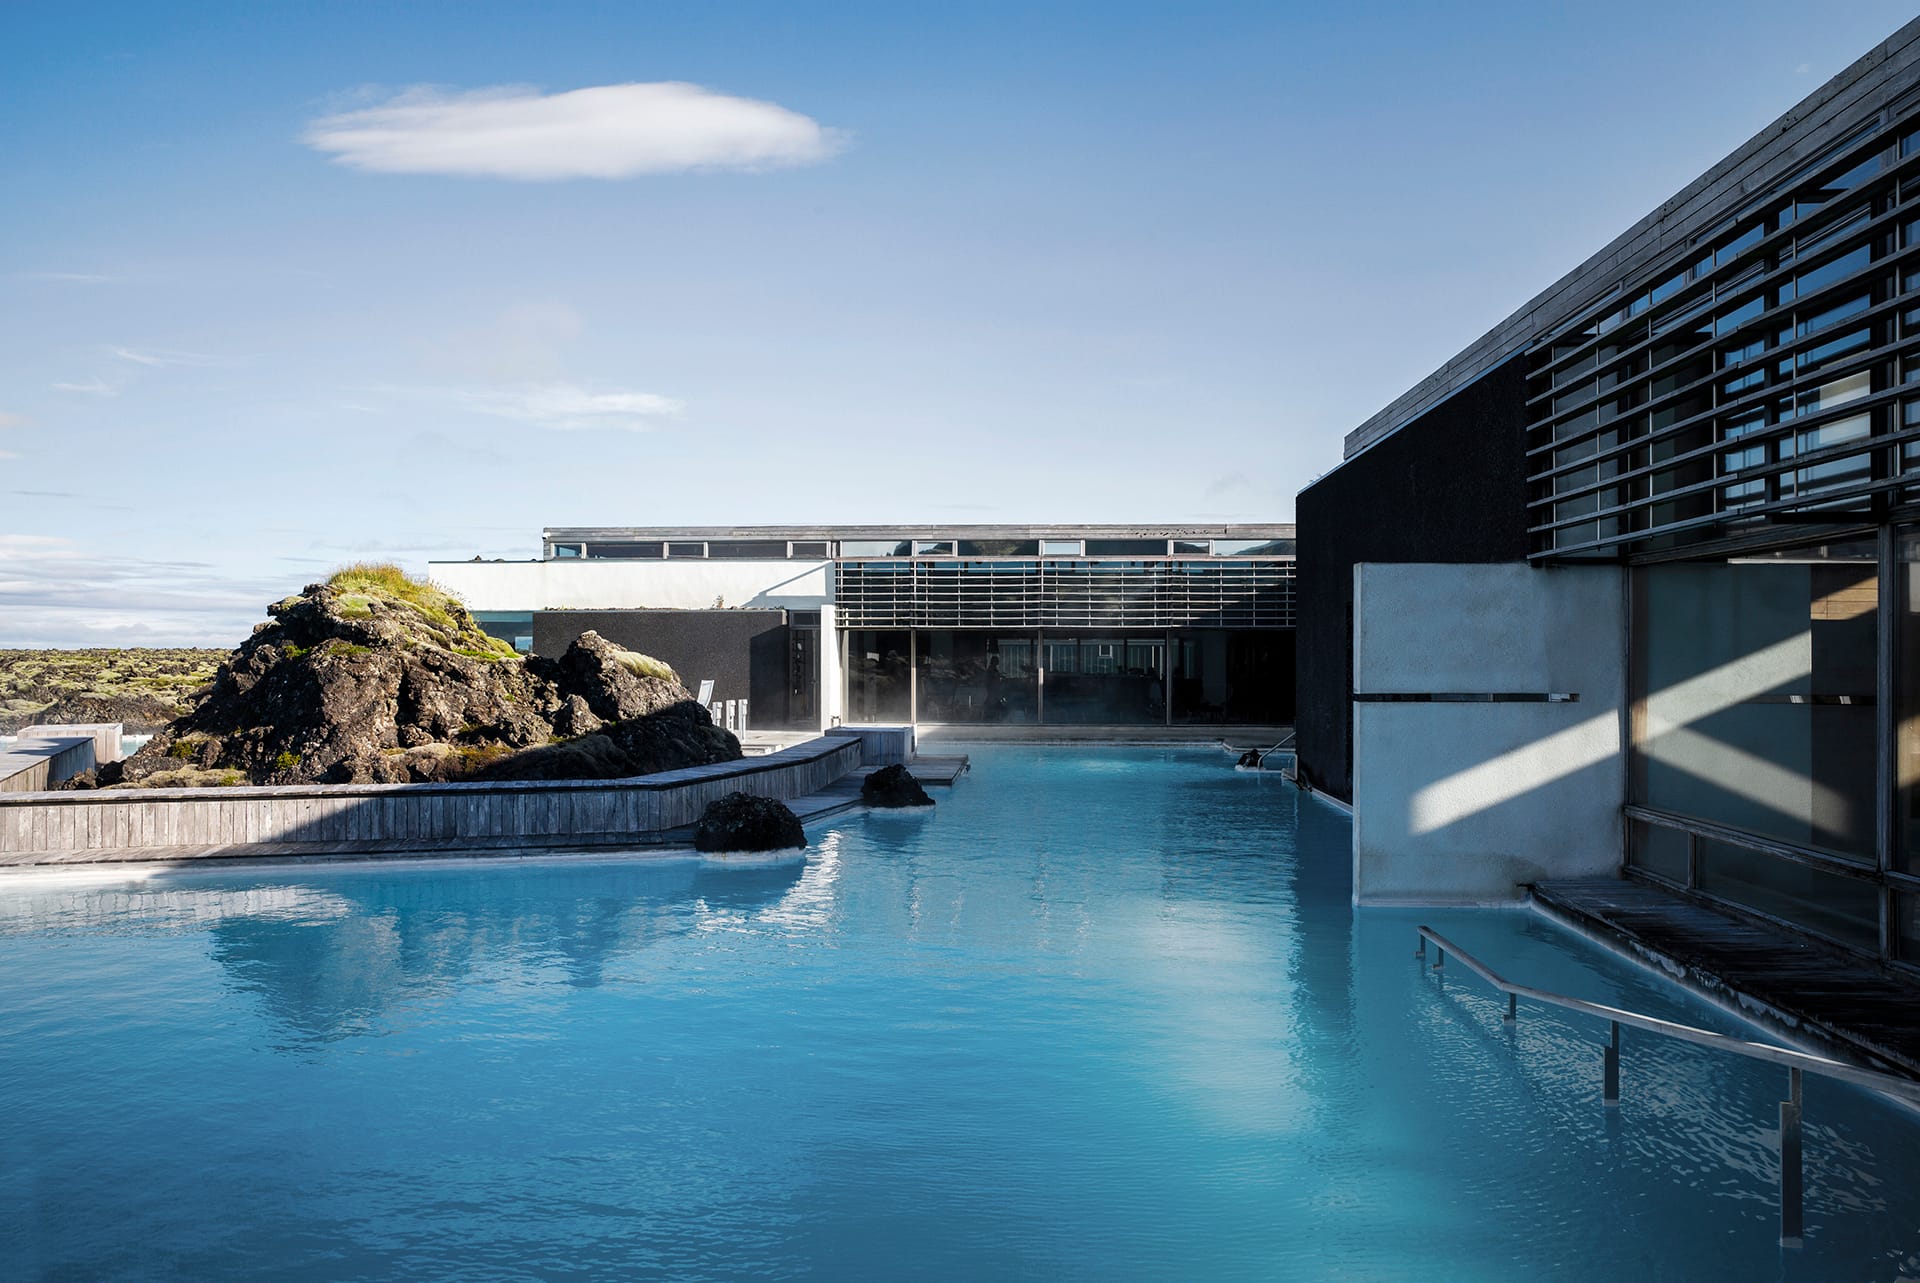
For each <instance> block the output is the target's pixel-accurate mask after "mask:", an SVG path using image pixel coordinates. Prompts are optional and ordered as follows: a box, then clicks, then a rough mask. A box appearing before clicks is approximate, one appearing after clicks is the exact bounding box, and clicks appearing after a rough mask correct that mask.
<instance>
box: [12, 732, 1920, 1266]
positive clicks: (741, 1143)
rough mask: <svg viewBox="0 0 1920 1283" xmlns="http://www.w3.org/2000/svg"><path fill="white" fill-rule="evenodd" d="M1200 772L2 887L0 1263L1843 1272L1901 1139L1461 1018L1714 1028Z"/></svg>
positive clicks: (1714, 1076)
mask: <svg viewBox="0 0 1920 1283" xmlns="http://www.w3.org/2000/svg"><path fill="white" fill-rule="evenodd" d="M1232 761H1233V759H1232V758H1231V757H1229V756H1228V755H1226V754H1224V753H1220V752H1217V751H1212V752H1210V751H1168V752H1161V751H1148V750H1123V749H1114V750H1104V751H1101V750H1090V751H1087V752H1084V753H1078V754H1074V753H1070V752H1069V751H1066V750H1060V749H1044V750H1042V749H1015V748H988V749H981V750H979V751H978V752H977V753H976V754H975V763H976V765H975V769H974V772H973V774H972V775H971V776H969V777H967V778H966V779H964V780H963V781H962V782H961V784H960V785H959V787H957V788H955V789H953V790H952V791H951V792H948V791H942V792H941V793H940V794H939V795H938V796H939V798H940V807H939V809H938V811H937V812H936V813H935V814H933V815H931V816H925V817H918V818H902V817H889V816H867V815H851V816H846V817H842V818H841V819H840V820H838V821H835V822H829V823H828V824H826V825H823V826H819V827H817V828H816V829H814V830H812V836H813V837H814V845H813V847H812V849H811V852H810V856H809V859H808V860H807V861H806V863H805V864H803V865H802V864H791V865H786V866H781V867H763V868H713V867H710V866H706V865H702V864H700V863H697V862H694V861H691V860H687V861H673V862H660V861H658V860H656V859H641V860H633V861H626V862H621V861H602V862H596V863H591V864H581V863H555V862H539V863H513V864H506V863H491V864H486V863H482V864H463V865H459V866H454V867H441V868H434V869H428V868H406V869H390V868H389V869H380V868H368V867H366V866H361V867H335V868H318V867H302V868H295V869H284V870H278V871H259V870H253V871H228V872H225V873H210V874H191V875H179V874H176V875H167V876H160V877H154V878H149V879H146V880H143V881H121V882H104V881H94V882H71V881H69V882H60V883H55V882H36V883H31V884H28V883H19V882H6V883H0V1032H3V1033H4V1040H3V1041H0V1277H6V1278H26V1279H43V1278H44V1279H69V1278H71V1279H94V1278H179V1279H197V1280H219V1279H233V1278H264V1277H272V1278H281V1279H449V1278H460V1279H527V1278H538V1279H589V1278H595V1279H600V1278H604V1279H617V1278H643V1277H672V1278H693V1279H701V1278H713V1279H735V1278H754V1277H765V1278H796V1277H811V1278H819V1279H880V1278H901V1277H917V1278H932V1279H969V1280H971V1279H989V1278H1047V1279H1054V1278H1060V1279H1101V1280H1108V1279H1133V1278H1141V1279H1213V1278H1220V1279H1242V1278H1244V1279H1321V1278H1346V1279H1407V1280H1425V1281H1440V1280H1477V1279H1498V1280H1519V1279H1608V1280H1621V1279H1628V1280H1634V1281H1635V1283H1639V1281H1640V1280H1648V1279H1663V1278H1673V1279H1765V1278H1790V1279H1809V1280H1811V1279H1823V1280H1825V1279H1884V1280H1893V1279H1895V1278H1898V1277H1900V1276H1902V1275H1903V1274H1905V1275H1911V1276H1920V1228H1917V1227H1920V1187H1917V1184H1916V1177H1920V1126H1916V1124H1915V1123H1914V1122H1913V1121H1912V1120H1911V1118H1910V1117H1909V1116H1906V1115H1904V1114H1901V1113H1899V1112H1897V1111H1896V1110H1894V1109H1892V1108H1891V1107H1888V1106H1884V1105H1882V1104H1879V1103H1877V1102H1876V1101H1874V1100H1872V1099H1870V1098H1868V1097H1866V1096H1864V1095H1862V1094H1860V1093H1858V1092H1855V1091H1853V1090H1851V1089H1847V1088H1842V1087H1838V1086H1835V1085H1832V1084H1829V1083H1824V1082H1819V1081H1814V1080H1809V1081H1808V1084H1807V1089H1806V1099H1807V1117H1808V1123H1809V1125H1808V1132H1807V1151H1808V1157H1807V1179H1808V1187H1809V1194H1808V1204H1807V1223H1808V1230H1809V1237H1808V1243H1807V1246H1806V1248H1805V1249H1804V1250H1803V1251H1800V1252H1782V1250H1781V1249H1780V1248H1779V1247H1778V1246H1777V1243H1776V1241H1775V1221H1774V1216H1775V1212H1774V1201H1773V1200H1774V1171H1775V1166H1774V1164H1775V1159H1774V1148H1773V1146H1774V1135H1773V1127H1774V1123H1775V1107H1776V1102H1777V1101H1778V1100H1779V1099H1780V1098H1781V1095H1782V1093H1783V1090H1784V1086H1785V1083H1784V1079H1785V1074H1784V1072H1783V1071H1781V1072H1775V1071H1770V1070H1765V1069H1762V1068H1760V1067H1757V1066H1751V1065H1748V1064H1745V1063H1742V1062H1735V1061H1732V1060H1728V1059H1725V1058H1721V1057H1716V1056H1713V1055H1712V1054H1710V1053H1706V1052H1703V1051H1699V1050H1696V1049H1693V1048H1690V1047H1685V1046H1680V1045H1671V1044H1658V1043H1653V1042H1650V1041H1648V1040H1645V1039H1641V1038H1636V1037H1635V1036H1634V1035H1633V1034H1631V1033H1629V1034H1628V1036H1627V1040H1626V1053H1625V1068H1624V1072H1623V1085H1624V1091H1625V1103H1624V1105H1623V1106H1622V1107H1621V1108H1620V1109H1619V1110H1618V1111H1617V1114H1610V1113H1609V1111H1605V1110H1603V1109H1602V1108H1601V1106H1600V1102H1599V1089H1600V1051H1599V1044H1600V1038H1601V1033H1602V1031H1601V1030H1599V1029H1597V1028H1595V1027H1594V1026H1593V1025H1591V1024H1590V1023H1587V1022H1584V1021H1581V1020H1579V1019H1578V1018H1575V1017H1567V1018H1562V1017H1560V1016H1557V1015H1554V1014H1549V1013H1546V1012H1543V1011H1538V1010H1530V1009H1527V1008H1524V1007H1523V1009H1522V1013H1521V1019H1520V1022H1519V1025H1518V1027H1517V1029H1515V1030H1512V1031H1508V1030H1506V1029H1503V1027H1502V1026H1501V1023H1500V1020H1499V1013H1500V1004H1499V1003H1497V1002H1496V1000H1495V999H1494V998H1493V997H1492V996H1491V995H1490V994H1488V993H1487V992H1486V991H1484V990H1482V989H1480V988H1479V987H1478V986H1476V985H1474V984H1472V983H1471V982H1469V981H1467V980H1466V978H1465V977H1464V975H1461V976H1455V977H1450V978H1448V979H1446V980H1445V981H1444V982H1442V981H1437V980H1436V979H1435V977H1434V976H1433V975H1432V974H1431V973H1430V972H1428V971H1427V970H1426V969H1425V968H1424V967H1423V966H1422V965H1421V964H1420V963H1419V962H1418V961H1416V960H1415V959H1414V957H1413V956H1412V954H1413V946H1414V936H1413V925H1414V924H1415V923H1416V922H1417V921H1420V920H1427V921H1431V922H1432V923H1433V924H1434V925H1435V926H1437V927H1439V928H1440V929H1441V930H1443V931H1446V932H1447V933H1449V934H1450V935H1452V936H1454V937H1455V939H1457V940H1458V942H1459V943H1460V944H1461V946H1462V947H1465V948H1470V949H1475V950H1476V951H1479V952H1481V953H1482V954H1483V955H1484V956H1485V957H1486V958H1487V959H1488V960H1489V961H1490V962H1492V963H1493V964H1494V965H1496V966H1500V967H1504V968H1510V969H1511V970H1512V972H1513V973H1514V974H1515V975H1516V976H1524V977H1525V978H1528V979H1530V980H1532V981H1533V982H1535V983H1539V984H1542V985H1545V986H1548V987H1552V988H1559V989H1562V990H1565V991H1570V992H1575V993H1579V994H1582V995H1585V996H1589V997H1594V998H1597V999H1602V1000H1608V1001H1615V1002H1621V1003H1625V1004H1628V1005H1634V1006H1639V1007H1642V1008H1645V1009H1650V1010H1653V1011H1656V1012H1661V1013H1667V1014H1671V1015H1676V1016H1679V1017H1682V1018H1686V1019H1690V1020H1693V1021H1695V1022H1700V1023H1707V1024H1711V1025H1714V1026H1715V1027H1720V1028H1733V1027H1734V1026H1733V1024H1732V1022H1730V1021H1729V1020H1728V1019H1727V1018H1726V1017H1724V1016H1721V1015H1719V1014H1718V1013H1716V1012H1713V1011H1711V1010H1708V1009H1703V1008H1701V1007H1699V1006H1697V1005H1696V1004H1694V1003H1692V1002H1691V1001H1689V1000H1687V999H1686V998H1685V997H1684V996H1683V995H1681V994H1680V993H1678V992H1677V991H1676V990H1674V989H1672V988H1670V987H1668V986H1667V985H1666V984H1664V983H1663V982H1661V981H1659V980H1657V979H1655V978H1653V977H1650V976H1648V975H1645V974H1643V973H1639V972H1637V971H1634V970H1632V969H1629V968H1627V967H1625V966H1623V965H1621V964H1619V963H1618V962H1616V961H1615V960H1613V959H1611V958H1610V957H1608V956H1606V955H1604V954H1602V953H1600V952H1598V951H1597V950H1595V949H1593V948H1592V947H1591V946H1588V945H1587V944H1585V943H1584V942H1583V941H1580V940H1578V939H1576V938H1574V937H1571V936H1569V935H1567V934H1565V933H1563V932H1560V931H1558V930H1556V929H1553V928H1552V927H1550V926H1549V925H1547V924H1545V923H1543V922H1542V921H1540V920H1538V919H1536V918H1534V917H1532V916H1530V915H1527V914H1524V913H1518V912H1486V913H1423V914H1413V913H1380V912H1371V911H1370V912H1367V913H1362V914H1358V915H1356V914H1355V913H1354V912H1353V911H1352V910H1351V909H1350V908H1349V907H1348V903H1347V901H1348V877H1347V867H1346V843H1347V827H1346V823H1345V821H1344V820H1343V819H1342V818H1341V817H1339V816H1338V815H1336V814H1335V813H1333V812H1331V811H1330V810H1327V809H1326V808H1324V807H1321V806H1320V805H1318V804H1316V803H1314V802H1311V801H1307V800H1303V799H1301V798H1300V797H1299V795H1298V794H1296V793H1295V792H1294V791H1293V790H1292V788H1291V787H1289V786H1287V785H1286V784H1284V782H1282V781H1280V780H1278V779H1275V778H1266V777H1260V776H1255V775H1248V774H1239V773H1235V772H1234V771H1233V770H1232Z"/></svg>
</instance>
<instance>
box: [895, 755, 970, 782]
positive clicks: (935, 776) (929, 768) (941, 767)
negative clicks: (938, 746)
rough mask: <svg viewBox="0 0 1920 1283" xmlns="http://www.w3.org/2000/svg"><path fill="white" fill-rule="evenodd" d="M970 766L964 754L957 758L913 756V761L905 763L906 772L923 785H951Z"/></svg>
mask: <svg viewBox="0 0 1920 1283" xmlns="http://www.w3.org/2000/svg"><path fill="white" fill-rule="evenodd" d="M970 765H971V764H970V763H969V762H968V761H967V757H966V754H964V753H962V754H961V755H959V756H958V757H928V756H925V755H923V754H915V755H914V759H913V760H912V761H911V762H908V763H907V770H909V771H911V772H912V773H913V778H914V779H916V780H919V781H920V782H921V783H922V784H925V785H934V784H952V783H953V782H954V781H955V780H957V779H959V778H960V777H961V776H962V775H965V774H966V773H967V769H968V767H969V766H970Z"/></svg>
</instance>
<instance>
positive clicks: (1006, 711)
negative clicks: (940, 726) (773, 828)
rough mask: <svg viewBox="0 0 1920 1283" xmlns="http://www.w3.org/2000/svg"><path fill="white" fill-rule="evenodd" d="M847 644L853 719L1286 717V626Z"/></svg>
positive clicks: (878, 638) (854, 640)
mask: <svg viewBox="0 0 1920 1283" xmlns="http://www.w3.org/2000/svg"><path fill="white" fill-rule="evenodd" d="M845 637H846V647H847V657H846V672H847V710H848V711H847V719H848V720H849V721H854V722H869V721H907V720H913V721H917V722H932V723H946V722H1002V723H1007V724H1011V725H1018V724H1046V725H1052V726H1166V725H1184V724H1193V723H1219V724H1223V725H1231V724H1239V725H1256V724H1257V725H1275V724H1279V723H1282V722H1285V721H1286V720H1288V719H1289V718H1290V717H1291V716H1292V714H1293V646H1292V632H1291V630H1255V629H1204V630H1202V629H1167V630H1159V631H1154V632H1143V631H1138V630H1132V631H1129V630H1114V629H1095V630H1072V631H1057V630H1039V631H1031V632H1009V631H1005V630H994V629H960V628H951V629H949V628H928V629H911V630H904V631H903V630H889V629H853V630H849V631H848V632H847V633H846V634H845ZM909 674H910V675H911V676H910V677H909ZM1170 699H1171V705H1169V700H1170Z"/></svg>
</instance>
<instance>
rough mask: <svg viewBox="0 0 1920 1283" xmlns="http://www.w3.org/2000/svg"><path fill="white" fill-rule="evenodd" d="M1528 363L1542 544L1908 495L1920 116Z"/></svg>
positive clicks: (1870, 138)
mask: <svg viewBox="0 0 1920 1283" xmlns="http://www.w3.org/2000/svg"><path fill="white" fill-rule="evenodd" d="M1528 369H1529V384H1528V395H1529V401H1528V417H1529V419H1530V421H1531V426H1530V427H1529V429H1528V439H1529V462H1530V467H1529V473H1530V475H1531V478H1532V481H1531V487H1532V494H1531V496H1530V512H1531V516H1532V532H1533V534H1532V537H1533V544H1534V555H1535V556H1536V557H1544V556H1560V557H1565V556H1583V555H1584V556H1591V555H1602V554H1606V553H1609V552H1610V551H1614V550H1617V549H1620V548H1623V547H1625V546H1627V545H1632V546H1633V547H1634V548H1635V549H1636V550H1638V551H1642V552H1644V551H1647V550H1652V549H1660V548H1677V547H1681V546H1684V545H1687V544H1691V543H1695V542H1699V541H1703V540H1707V539H1713V538H1720V537H1724V536H1725V534H1726V533H1727V532H1728V531H1729V530H1734V529H1740V528H1749V529H1751V528H1758V526H1759V525H1760V523H1761V522H1762V521H1763V520H1764V519H1765V518H1766V517H1768V516H1769V515H1771V514H1774V513H1782V512H1793V511H1804V510H1807V509H1819V508H1842V509H1853V510H1858V509H1859V508H1860V506H1861V505H1862V503H1863V502H1864V501H1867V500H1870V499H1874V498H1876V497H1888V496H1891V495H1894V494H1897V493H1900V492H1901V491H1902V490H1903V479H1902V476H1903V474H1904V473H1906V472H1907V471H1908V470H1909V469H1910V468H1914V467H1915V466H1916V465H1920V442H1916V441H1912V440H1909V437H1911V436H1915V435H1920V404H1916V403H1915V401H1914V398H1913V397H1910V396H1909V395H1908V394H1909V393H1910V392H1911V393H1916V394H1920V388H1915V387H1913V381H1914V380H1916V379H1920V131H1914V130H1912V126H1911V124H1910V123H1903V124H1901V125H1900V126H1897V127H1896V126H1893V125H1883V123H1882V122H1881V121H1880V120H1879V118H1877V117H1876V118H1875V119H1873V120H1870V121H1867V122H1864V123H1863V124H1862V125H1861V126H1860V127H1859V128H1857V129H1855V130H1854V131H1852V132H1851V133H1850V134H1849V135H1848V136H1847V137H1846V138H1844V139H1842V140H1841V141H1840V142H1838V143H1836V144H1834V145H1833V146H1832V147H1830V148H1828V149H1827V150H1826V151H1825V152H1823V153H1822V154H1821V155H1819V156H1816V157H1813V158H1811V159H1809V160H1808V161H1807V162H1806V163H1805V164H1804V165H1802V166H1801V167H1800V168H1799V169H1798V170H1796V171H1795V172H1794V173H1793V174H1791V175H1789V176H1788V177H1787V178H1785V179H1783V180H1782V181H1780V182H1779V183H1777V184H1775V185H1774V186H1773V187H1772V189H1771V190H1770V191H1768V192H1763V193H1761V194H1760V195H1759V196H1758V197H1757V198H1756V199H1755V200H1754V201H1753V203H1752V204H1751V205H1750V206H1749V207H1748V208H1747V209H1746V210H1744V211H1742V212H1740V213H1739V214H1736V215H1735V216H1733V217H1730V218H1728V219H1726V220H1724V221H1723V222H1722V223H1720V224H1719V225H1718V226H1716V227H1713V228H1711V229H1709V230H1707V231H1704V232H1702V233H1701V234H1700V235H1698V236H1695V237H1693V238H1692V240H1691V241H1690V242H1689V243H1688V244H1687V245H1686V246H1685V247H1684V248H1682V249H1681V250H1680V251H1678V253H1677V255H1676V257H1675V258H1674V259H1673V260H1672V261H1670V262H1669V263H1667V264H1666V265H1665V266H1664V267H1662V268H1659V269H1657V270H1655V271H1653V272H1651V273H1649V274H1648V275H1647V277H1646V278H1645V279H1643V280H1641V281H1639V282H1636V283H1630V285H1629V288H1625V289H1623V290H1620V291H1618V292H1616V293H1615V294H1613V295H1612V296H1611V297H1610V298H1609V299H1608V300H1607V301H1606V302H1604V303H1602V304H1600V305H1599V306H1598V307H1596V308H1595V309H1594V310H1593V311H1591V312H1590V313H1588V314H1586V315H1585V316H1584V317H1582V318H1581V319H1580V320H1578V321H1577V322H1575V323H1574V324H1571V325H1569V326H1565V327H1563V328H1562V329H1561V330H1560V331H1559V332H1558V333H1557V334H1554V335H1553V336H1551V337H1550V338H1548V339H1546V340H1543V341H1542V342H1541V343H1540V344H1539V345H1538V346H1536V348H1535V349H1534V350H1533V353H1532V356H1531V358H1530V361H1529V366H1528Z"/></svg>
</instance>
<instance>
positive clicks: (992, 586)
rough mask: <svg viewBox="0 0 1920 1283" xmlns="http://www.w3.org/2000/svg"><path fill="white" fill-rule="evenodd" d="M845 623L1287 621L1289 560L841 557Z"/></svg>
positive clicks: (838, 596) (1234, 624)
mask: <svg viewBox="0 0 1920 1283" xmlns="http://www.w3.org/2000/svg"><path fill="white" fill-rule="evenodd" d="M837 576H838V583H837V586H836V588H835V592H834V599H835V604H836V608H837V615H838V620H839V623H840V626H841V627H845V628H1092V627H1098V628H1195V627H1219V628H1291V627H1293V626H1294V617H1293V563H1292V562H1291V561H1229V562H1222V561H1207V562H1182V561H1113V562H1100V561H906V560H900V561H846V562H841V563H840V565H839V566H838V568H837Z"/></svg>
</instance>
